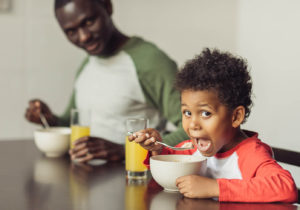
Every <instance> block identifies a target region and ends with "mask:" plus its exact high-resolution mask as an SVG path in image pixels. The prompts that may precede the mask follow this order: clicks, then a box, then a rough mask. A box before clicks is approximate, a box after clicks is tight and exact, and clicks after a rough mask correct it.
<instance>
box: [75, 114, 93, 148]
mask: <svg viewBox="0 0 300 210" xmlns="http://www.w3.org/2000/svg"><path fill="white" fill-rule="evenodd" d="M90 121H91V115H90V111H89V110H83V109H72V110H71V122H70V124H71V140H70V148H71V149H72V148H73V147H74V145H73V143H74V141H76V140H77V139H79V138H81V137H84V136H89V135H90Z"/></svg>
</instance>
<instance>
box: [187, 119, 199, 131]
mask: <svg viewBox="0 0 300 210" xmlns="http://www.w3.org/2000/svg"><path fill="white" fill-rule="evenodd" d="M200 128H201V126H200V123H199V120H198V119H197V118H192V120H191V121H190V129H193V130H196V129H200Z"/></svg>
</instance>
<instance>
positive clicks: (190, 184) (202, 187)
mask: <svg viewBox="0 0 300 210" xmlns="http://www.w3.org/2000/svg"><path fill="white" fill-rule="evenodd" d="M176 186H177V187H178V189H179V191H180V193H182V194H183V195H184V196H185V197H188V198H213V197H219V185H218V182H217V180H215V179H211V178H207V177H203V176H198V175H188V176H182V177H179V178H177V179H176Z"/></svg>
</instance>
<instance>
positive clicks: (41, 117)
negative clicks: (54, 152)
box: [40, 112, 50, 129]
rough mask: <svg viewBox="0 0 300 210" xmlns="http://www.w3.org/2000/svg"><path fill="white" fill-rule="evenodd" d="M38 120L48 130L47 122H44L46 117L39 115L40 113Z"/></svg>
mask: <svg viewBox="0 0 300 210" xmlns="http://www.w3.org/2000/svg"><path fill="white" fill-rule="evenodd" d="M40 119H41V121H42V124H43V126H44V127H45V128H47V129H48V128H50V126H49V124H48V122H47V120H46V117H45V116H44V115H43V113H41V112H40Z"/></svg>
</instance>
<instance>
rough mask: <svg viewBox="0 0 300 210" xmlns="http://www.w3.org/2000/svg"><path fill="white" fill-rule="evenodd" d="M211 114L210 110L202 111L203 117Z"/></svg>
mask: <svg viewBox="0 0 300 210" xmlns="http://www.w3.org/2000/svg"><path fill="white" fill-rule="evenodd" d="M210 115H211V113H210V112H207V111H202V112H201V116H202V117H209V116H210Z"/></svg>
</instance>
